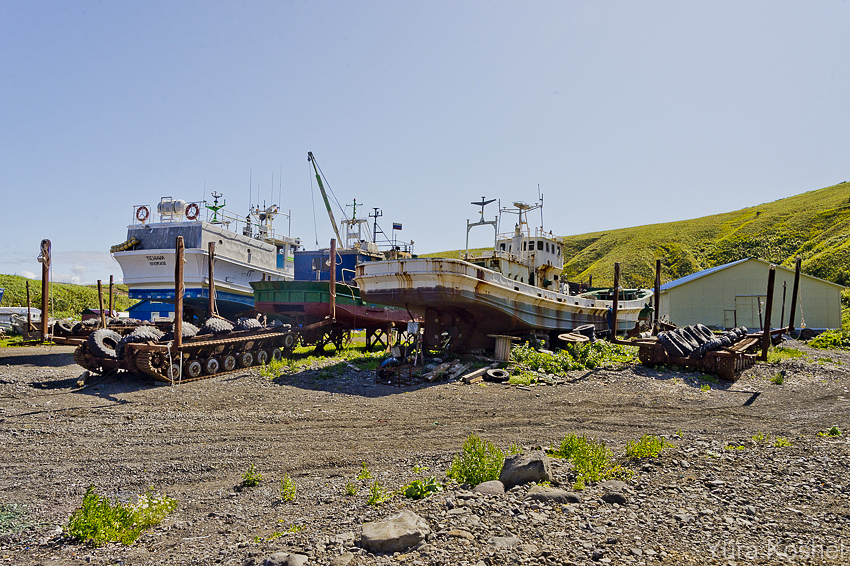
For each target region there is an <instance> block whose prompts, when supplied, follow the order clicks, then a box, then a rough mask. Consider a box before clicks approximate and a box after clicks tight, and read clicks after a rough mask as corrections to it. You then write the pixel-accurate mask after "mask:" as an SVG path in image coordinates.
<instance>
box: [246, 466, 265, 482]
mask: <svg viewBox="0 0 850 566" xmlns="http://www.w3.org/2000/svg"><path fill="white" fill-rule="evenodd" d="M261 481H263V475H262V474H261V473H260V472H258V471H257V469H256V468H255V467H254V464H251V467H250V468H248V469H247V470H246V471H245V473H244V474H242V486H243V487H255V486H257V485H260V482H261Z"/></svg>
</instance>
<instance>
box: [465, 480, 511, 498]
mask: <svg viewBox="0 0 850 566" xmlns="http://www.w3.org/2000/svg"><path fill="white" fill-rule="evenodd" d="M472 491H475V492H477V493H486V494H488V495H504V494H505V484H503V483H502V482H500V481H499V480H491V481H485V482H483V483H479V484H478V485H476V486H475V487H474V488H472Z"/></svg>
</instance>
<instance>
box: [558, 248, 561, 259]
mask: <svg viewBox="0 0 850 566" xmlns="http://www.w3.org/2000/svg"><path fill="white" fill-rule="evenodd" d="M558 257H561V246H558Z"/></svg>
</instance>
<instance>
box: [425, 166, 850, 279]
mask: <svg viewBox="0 0 850 566" xmlns="http://www.w3.org/2000/svg"><path fill="white" fill-rule="evenodd" d="M563 242H564V258H565V261H566V263H565V264H564V275H565V276H566V277H567V278H568V279H569V280H570V281H587V280H588V279H589V278H590V276H593V284H594V286H608V285H612V284H613V280H614V263H615V262H619V263H620V268H621V276H622V279H623V283H622V284H623V285H624V286H627V287H649V286H651V285H652V284H653V281H654V280H655V260H656V259H660V260H661V265H662V276H661V277H662V282H666V281H672V280H673V279H678V278H679V277H683V276H685V275H689V274H691V273H694V272H696V271H700V270H702V269H706V268H709V267H714V266H717V265H722V264H724V263H728V262H730V261H735V260H738V259H742V258H745V257H757V258H761V259H764V260H767V261H771V262H774V263H777V264H781V265H785V266H788V267H791V268H793V266H794V258H795V257H796V256H798V255H799V256H801V257H802V258H803V271H804V272H805V273H808V274H810V275H814V276H816V277H820V278H822V279H826V280H828V281H833V282H835V283H839V284H841V285H850V183H846V182H845V183H841V184H839V185H834V186H832V187H826V188H824V189H820V190H817V191H811V192H808V193H803V194H801V195H797V196H793V197H789V198H785V199H782V200H778V201H775V202H771V203H767V204H761V205H758V206H753V207H750V208H745V209H743V210H738V211H735V212H727V213H725V214H715V215H713V216H704V217H702V218H696V219H693V220H683V221H680V222H668V223H664V224H650V225H647V226H636V227H633V228H623V229H620V230H606V231H603V232H592V233H589V234H579V235H576V236H565V237H564V238H563ZM457 254H458V252H457V251H454V252H443V253H437V254H422V255H423V256H428V255H430V256H440V255H442V256H448V257H457Z"/></svg>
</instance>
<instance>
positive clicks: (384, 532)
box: [360, 509, 431, 552]
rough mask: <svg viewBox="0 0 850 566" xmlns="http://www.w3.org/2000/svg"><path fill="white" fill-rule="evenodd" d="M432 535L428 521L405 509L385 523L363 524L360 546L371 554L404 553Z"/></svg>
mask: <svg viewBox="0 0 850 566" xmlns="http://www.w3.org/2000/svg"><path fill="white" fill-rule="evenodd" d="M430 534H431V529H430V528H429V527H428V523H427V521H425V519H423V518H422V517H420V516H419V515H417V514H416V513H414V512H412V511H409V510H407V509H405V510H403V511H402V512H401V513H399V514H398V515H393V516H392V517H390V518H389V519H387V520H385V521H379V522H374V523H363V533H362V535H361V536H360V545H361V546H362V547H363V548H365V549H366V550H369V551H371V552H402V551H404V550H407V549H408V548H410V547H412V546H414V545H416V544H419V543H420V542H421V541H423V540H425V538H426V537H427V536H428V535H430Z"/></svg>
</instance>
